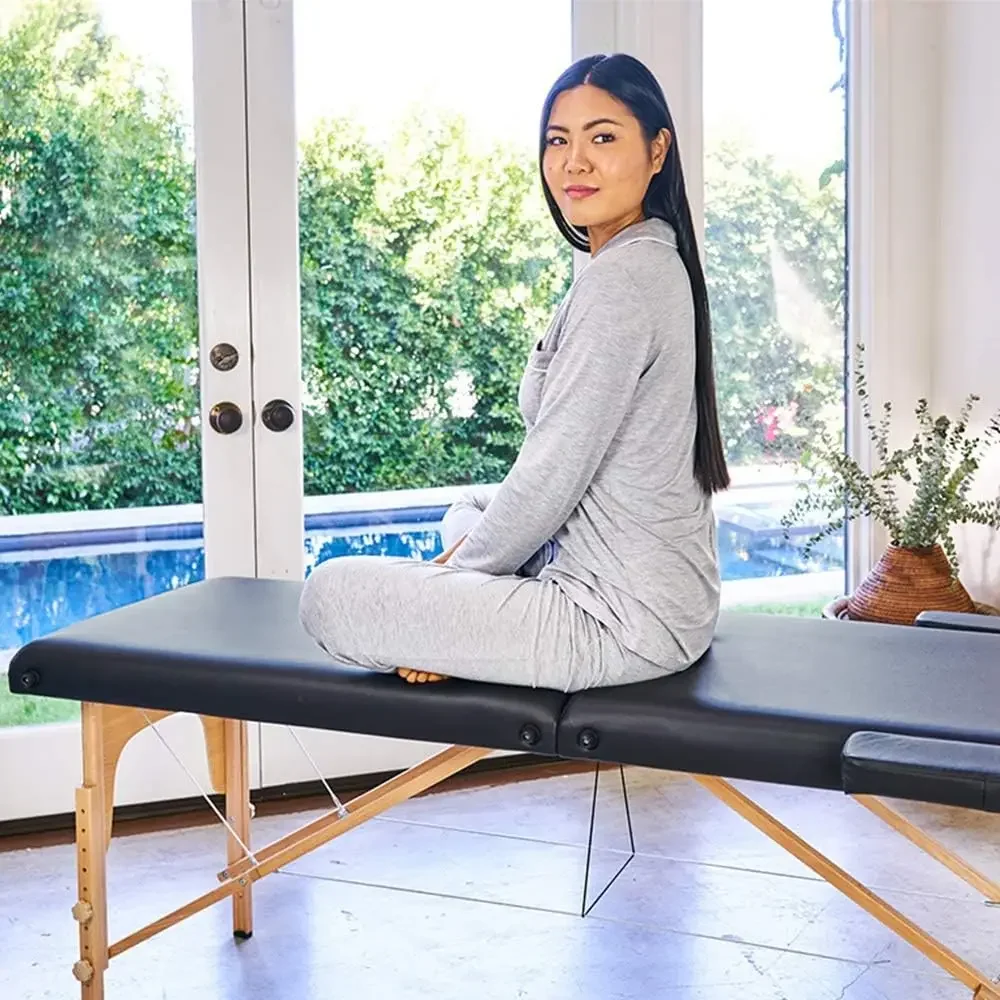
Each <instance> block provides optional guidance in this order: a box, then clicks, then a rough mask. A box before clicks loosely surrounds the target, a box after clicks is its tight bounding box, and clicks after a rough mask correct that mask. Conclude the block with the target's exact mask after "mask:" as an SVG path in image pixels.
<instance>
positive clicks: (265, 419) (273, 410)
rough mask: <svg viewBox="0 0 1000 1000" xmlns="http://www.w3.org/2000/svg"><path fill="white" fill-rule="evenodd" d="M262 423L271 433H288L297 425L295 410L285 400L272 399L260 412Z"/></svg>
mask: <svg viewBox="0 0 1000 1000" xmlns="http://www.w3.org/2000/svg"><path fill="white" fill-rule="evenodd" d="M260 419H261V423H262V424H263V425H264V426H265V427H266V428H267V429H268V430H269V431H275V432H280V431H287V430H288V428H289V427H291V426H292V424H294V423H295V410H293V409H292V404H291V403H289V402H287V401H286V400H284V399H271V400H268V401H267V402H266V403H265V404H264V409H262V410H261V411H260Z"/></svg>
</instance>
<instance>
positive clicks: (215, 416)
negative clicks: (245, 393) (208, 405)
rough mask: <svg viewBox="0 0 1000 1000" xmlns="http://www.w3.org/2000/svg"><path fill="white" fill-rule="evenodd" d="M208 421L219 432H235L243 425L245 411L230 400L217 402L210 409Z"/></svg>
mask: <svg viewBox="0 0 1000 1000" xmlns="http://www.w3.org/2000/svg"><path fill="white" fill-rule="evenodd" d="M208 422H209V424H210V425H211V427H212V430H213V431H215V432H216V433H217V434H235V433H236V431H238V430H239V429H240V428H241V427H242V426H243V411H242V410H241V409H240V408H239V407H238V406H237V405H236V404H235V403H230V402H229V401H228V400H227V401H225V402H222V403H216V404H215V406H213V407H212V409H211V410H210V411H209V414H208Z"/></svg>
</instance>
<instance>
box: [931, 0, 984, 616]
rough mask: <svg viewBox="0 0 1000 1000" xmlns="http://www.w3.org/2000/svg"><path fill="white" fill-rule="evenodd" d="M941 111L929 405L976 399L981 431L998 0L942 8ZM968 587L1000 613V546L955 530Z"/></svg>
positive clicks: (978, 532) (956, 1) (946, 407)
mask: <svg viewBox="0 0 1000 1000" xmlns="http://www.w3.org/2000/svg"><path fill="white" fill-rule="evenodd" d="M940 8H941V10H940V13H941V36H940V37H941V55H942V58H941V109H940V114H939V115H938V116H936V117H935V118H929V120H928V122H927V126H926V130H925V131H924V132H923V134H922V135H921V136H920V140H921V142H922V143H923V145H924V149H925V152H926V155H928V156H934V155H936V156H937V157H938V160H939V163H940V191H939V199H938V204H937V206H936V208H937V211H936V212H934V211H933V207H934V206H933V205H929V206H928V218H927V226H928V235H929V236H930V235H931V234H933V238H934V239H935V240H936V245H937V254H936V260H935V266H936V269H937V275H936V277H937V280H936V291H937V302H936V310H935V325H934V334H933V339H932V358H931V363H932V377H931V404H932V409H933V410H934V411H935V412H946V413H948V414H954V413H956V412H957V411H958V409H959V407H960V406H961V404H962V401H963V400H964V399H965V397H966V395H967V394H968V393H970V392H975V393H977V394H978V395H980V396H981V397H982V401H981V402H980V403H979V404H978V407H977V410H976V412H975V417H978V419H974V422H975V427H976V428H977V429H981V428H982V426H983V424H984V423H985V421H986V420H987V419H988V416H989V415H990V414H992V413H994V412H996V410H997V409H998V408H1000V132H998V129H1000V64H998V63H997V61H996V52H997V40H998V39H1000V0H944V2H942V3H941V4H940ZM980 479H981V483H980V488H979V489H978V490H977V491H976V493H977V497H979V498H987V497H991V496H996V494H997V490H998V489H1000V449H996V451H995V453H993V454H991V455H988V456H987V457H986V461H985V462H984V465H983V469H982V470H981V472H980ZM956 537H958V538H959V539H960V558H961V560H962V580H963V582H964V583H965V585H966V587H967V588H968V589H969V591H970V592H971V593H972V594H973V596H974V597H975V598H977V599H978V600H985V601H990V602H991V603H994V604H1000V538H998V537H997V533H996V532H991V531H988V530H987V529H984V528H980V527H971V528H961V529H958V530H957V531H956Z"/></svg>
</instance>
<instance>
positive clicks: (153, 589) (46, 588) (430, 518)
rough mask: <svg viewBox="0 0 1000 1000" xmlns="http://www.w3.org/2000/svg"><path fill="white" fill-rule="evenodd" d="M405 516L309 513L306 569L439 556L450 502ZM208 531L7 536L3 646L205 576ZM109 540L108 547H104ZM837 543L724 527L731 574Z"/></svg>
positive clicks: (754, 573)
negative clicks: (372, 558) (810, 543)
mask: <svg viewBox="0 0 1000 1000" xmlns="http://www.w3.org/2000/svg"><path fill="white" fill-rule="evenodd" d="M404 513H405V515H406V517H405V523H406V525H409V526H412V530H411V529H409V528H404V529H401V528H400V527H395V528H394V527H393V526H392V523H391V521H390V520H389V518H390V516H391V517H394V518H395V520H396V521H397V523H399V522H400V521H401V520H402V518H401V516H400V512H399V511H394V512H391V513H390V512H386V513H384V514H382V515H379V514H378V513H377V512H376V513H375V514H371V513H370V512H366V513H362V514H358V513H354V514H349V515H323V516H316V517H310V518H307V521H306V532H305V552H306V565H307V572H308V571H310V570H311V569H312V567H314V566H316V565H318V564H319V563H321V562H324V561H326V560H327V559H335V558H337V557H338V556H343V555H383V556H405V557H409V558H413V559H425V560H429V559H433V558H434V557H435V556H437V555H439V554H440V553H441V551H442V546H441V537H440V534H439V526H440V518H441V516H442V515H443V513H444V511H443V509H441V508H423V509H421V510H419V511H412V510H411V511H406V512H404ZM350 518H353V519H354V520H355V521H358V520H359V519H360V520H362V521H363V522H364V523H360V524H355V525H354V526H353V530H352V531H350V532H349V533H347V534H345V533H344V530H345V522H347V526H348V527H350V524H349V519H350ZM373 521H375V522H376V523H372V522H373ZM98 535H99V536H100V537H95V536H98ZM112 535H113V536H114V537H113V538H112V537H111V536H112ZM200 537H201V527H200V525H180V526H168V527H164V528H158V529H121V530H118V531H114V532H111V531H108V532H100V533H97V532H88V533H79V534H78V535H76V536H73V537H72V538H70V537H63V538H59V539H55V540H53V538H52V537H51V536H50V537H49V538H48V539H47V540H44V539H43V540H41V541H40V540H39V539H31V540H28V539H23V540H21V541H20V543H19V544H20V545H21V547H22V548H23V549H28V548H29V547H30V548H31V549H33V550H34V552H33V555H32V557H31V558H30V559H29V558H25V559H23V560H22V561H19V560H18V559H17V549H16V545H17V544H18V541H17V540H16V539H10V538H6V539H0V543H2V544H0V557H3V558H4V560H5V561H0V609H2V614H0V650H2V649H11V648H16V647H18V646H20V645H22V644H23V643H25V642H27V641H29V640H30V639H33V638H36V637H38V636H42V635H47V634H48V633H49V632H52V631H54V630H55V629H57V628H62V627H63V626H65V625H69V624H71V623H72V622H75V621H80V620H82V619H84V618H89V617H91V616H92V615H96V614H99V613H100V612H103V611H110V610H112V609H113V608H117V607H122V606H124V605H126V604H132V603H134V602H135V601H139V600H142V599H143V598H146V597H151V596H153V595H154V594H158V593H161V592H163V591H166V590H173V589H175V588H177V587H183V586H186V585H187V584H190V583H195V582H197V581H199V580H202V579H204V575H205V552H204V548H203V547H202V545H201V543H200ZM57 542H58V544H56V543H57ZM123 542H130V543H132V544H131V546H130V547H129V550H128V551H114V549H116V548H117V549H121V548H122V543H123ZM135 543H143V544H138V545H137V544H135ZM40 544H48V545H50V546H51V548H50V549H49V552H51V556H49V555H48V553H45V552H39V551H38V549H39V546H40ZM102 544H103V545H104V546H106V547H107V549H108V551H103V552H102V551H101V546H102ZM83 545H87V546H88V553H87V554H79V549H80V548H81V547H82V546H83ZM837 545H838V542H837V540H836V539H834V540H833V542H832V543H830V545H828V546H827V547H826V548H825V549H824V554H823V556H822V557H821V558H819V559H818V560H815V561H813V562H812V563H810V564H808V565H807V564H806V563H805V562H804V561H803V560H802V558H801V555H800V549H799V547H798V546H797V545H796V544H794V543H790V542H788V541H786V540H785V539H784V537H783V533H781V532H775V531H774V530H773V529H771V530H760V529H755V530H750V529H748V528H747V527H746V525H739V524H733V523H731V522H728V521H725V520H720V524H719V554H720V560H721V565H722V575H723V579H724V580H739V579H748V578H755V577H757V578H759V577H774V576H784V575H787V574H793V573H803V572H810V571H816V570H827V569H835V568H840V566H842V565H843V563H842V561H841V560H838V550H837ZM4 549H6V551H3V550H4ZM74 550H75V551H74Z"/></svg>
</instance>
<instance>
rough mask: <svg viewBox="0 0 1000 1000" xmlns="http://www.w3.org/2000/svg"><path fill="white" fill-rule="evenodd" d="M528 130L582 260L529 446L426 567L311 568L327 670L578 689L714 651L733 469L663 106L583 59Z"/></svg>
mask: <svg viewBox="0 0 1000 1000" xmlns="http://www.w3.org/2000/svg"><path fill="white" fill-rule="evenodd" d="M542 123H543V128H542V134H541V136H540V151H539V155H540V161H541V164H540V165H541V178H542V188H543V193H544V195H545V198H546V200H547V202H548V205H549V208H550V210H551V213H552V217H553V219H554V221H555V224H556V226H557V228H558V229H559V232H560V233H561V234H562V235H563V236H564V237H565V238H566V240H567V241H568V242H569V243H570V244H571V245H572V246H574V247H575V248H577V249H579V250H586V251H589V252H590V257H591V259H590V260H589V261H588V262H587V264H586V266H585V267H584V268H583V270H582V272H581V273H580V274H579V276H578V277H577V279H576V280H575V281H574V282H573V284H572V286H571V287H570V289H569V291H568V293H567V294H566V296H565V298H564V299H563V300H562V302H561V303H560V305H559V307H558V309H557V310H556V312H555V315H554V317H553V319H552V322H551V324H550V326H549V328H548V330H547V332H546V333H545V334H544V336H543V337H542V338H541V339H540V340H539V341H538V342H537V343H536V344H534V345H533V347H532V349H531V351H530V354H529V356H528V358H527V359H526V364H525V369H524V373H523V376H522V378H521V383H520V386H519V391H518V403H519V406H520V410H521V414H522V417H523V420H524V424H525V430H526V433H525V437H524V441H523V443H522V445H521V448H520V450H519V452H518V455H517V458H516V460H515V461H514V464H513V466H512V467H511V469H510V471H509V472H508V473H507V475H506V476H505V477H504V480H503V482H502V483H500V484H499V486H498V487H497V488H496V490H495V492H493V493H492V495H491V496H489V497H486V496H485V494H484V493H482V492H481V491H469V492H468V493H466V494H465V495H464V496H463V497H462V498H461V499H460V501H459V502H458V503H457V504H455V505H453V507H452V508H450V509H449V511H448V513H447V514H446V516H445V523H444V525H443V534H444V536H445V542H446V551H445V552H444V553H443V554H442V555H441V556H440V557H438V559H436V560H434V561H432V562H425V561H423V560H416V559H407V558H396V557H382V556H345V557H341V558H338V559H331V560H329V561H327V562H325V563H322V564H321V565H319V566H318V567H317V568H316V569H315V570H314V571H313V572H312V574H311V575H310V576H309V578H308V580H307V581H306V583H305V586H304V588H303V592H302V599H301V605H300V618H301V621H302V623H303V626H304V627H305V629H306V630H307V631H308V633H309V634H310V635H311V636H312V637H313V638H314V639H315V640H316V642H318V643H319V644H320V645H321V646H322V647H323V648H324V649H325V650H326V651H327V652H328V653H329V654H330V655H331V656H333V657H334V658H335V659H337V660H338V661H340V662H342V663H348V664H355V665H358V666H362V667H367V668H369V669H372V670H378V671H384V672H392V671H396V672H399V673H400V674H401V675H402V676H404V677H405V678H406V679H407V680H409V681H414V682H420V681H425V682H426V681H431V680H440V679H443V678H446V677H461V678H466V679H469V680H476V681H490V682H495V683H500V684H514V685H524V686H531V687H545V688H554V689H556V690H559V691H565V692H571V691H579V690H582V689H584V688H593V687H603V686H608V685H614V684H629V683H633V682H636V681H645V680H651V679H653V678H657V677H663V676H666V675H667V674H670V673H674V672H676V671H678V670H683V669H684V668H686V667H688V666H690V665H691V664H692V663H693V662H694V661H695V660H697V659H698V658H699V657H700V656H701V655H702V654H703V653H704V652H705V651H706V649H707V648H708V647H709V645H710V643H711V641H712V637H713V635H714V632H715V627H716V623H717V619H718V611H719V589H720V583H719V565H718V555H717V550H716V533H715V520H714V517H713V513H712V495H713V493H715V492H716V491H718V490H721V489H725V488H726V487H727V486H728V484H729V476H728V472H727V469H726V462H725V458H724V455H723V450H722V445H721V438H720V434H719V426H718V418H717V415H716V403H715V384H714V377H713V370H712V346H711V332H710V326H709V314H708V301H707V293H706V289H705V278H704V274H703V272H702V268H701V263H700V260H699V256H698V248H697V245H696V241H695V236H694V230H693V227H692V222H691V212H690V209H689V207H688V202H687V195H686V192H685V188H684V179H683V175H682V172H681V163H680V157H679V154H678V149H677V141H676V136H675V134H674V130H673V122H672V120H671V117H670V112H669V110H668V109H667V105H666V101H665V99H664V96H663V91H662V90H661V88H660V86H659V84H658V83H657V82H656V79H655V78H654V77H653V75H652V74H651V73H650V72H649V71H648V69H646V67H645V66H643V64H642V63H640V62H639V61H638V60H636V59H634V58H633V57H631V56H628V55H623V54H616V55H612V56H589V57H587V58H585V59H581V60H579V61H578V62H576V63H574V64H573V65H572V66H571V67H570V68H569V69H568V70H566V72H565V73H563V74H562V76H561V77H560V78H559V79H558V80H557V81H556V83H555V84H554V85H553V87H552V89H551V91H550V92H549V94H548V96H547V98H546V100H545V104H544V108H543V115H542Z"/></svg>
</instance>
